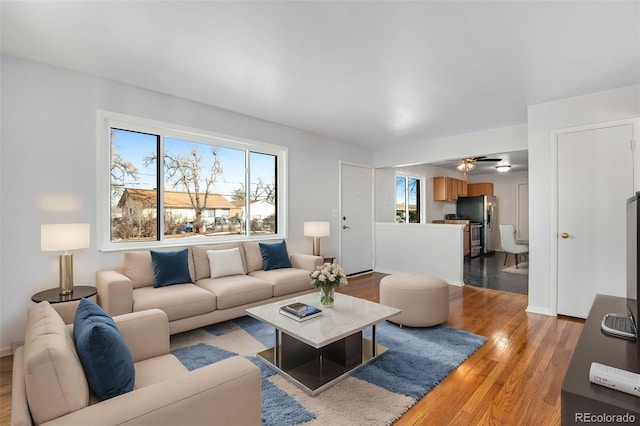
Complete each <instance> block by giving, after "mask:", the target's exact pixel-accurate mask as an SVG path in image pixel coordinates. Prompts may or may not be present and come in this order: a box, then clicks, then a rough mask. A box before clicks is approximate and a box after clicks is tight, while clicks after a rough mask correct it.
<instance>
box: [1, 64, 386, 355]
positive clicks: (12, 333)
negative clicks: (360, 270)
mask: <svg viewBox="0 0 640 426" xmlns="http://www.w3.org/2000/svg"><path fill="white" fill-rule="evenodd" d="M0 59H1V69H0V71H1V80H0V83H1V87H2V94H1V96H2V98H1V101H2V111H1V115H0V118H1V122H2V129H1V133H0V136H1V140H2V157H1V158H0V184H1V187H0V188H1V191H0V206H1V209H0V229H1V231H2V238H1V244H0V265H1V268H0V337H1V340H0V350H3V351H6V349H7V348H8V347H9V346H10V345H11V342H13V341H20V340H22V339H23V338H24V323H25V318H26V310H27V308H29V307H30V306H32V302H31V300H30V297H31V295H32V294H34V293H36V292H38V291H40V290H44V289H46V288H51V287H56V286H57V282H58V275H57V274H58V264H57V254H56V253H51V252H41V251H40V225H41V224H43V223H65V222H75V221H77V222H88V223H90V224H91V227H92V238H91V241H92V247H91V248H90V249H86V250H80V251H77V252H76V253H75V254H74V257H75V262H74V263H75V265H74V266H75V276H76V283H77V284H78V285H81V284H89V285H90V284H93V282H94V274H95V271H97V270H100V269H108V268H113V267H115V266H118V265H119V264H120V263H121V260H122V254H121V253H101V252H98V251H97V250H96V236H95V229H96V226H95V225H96V222H95V220H96V195H95V191H96V110H98V109H103V110H107V111H113V112H118V113H123V114H130V115H135V116H140V117H145V118H150V119H154V120H160V121H164V122H168V123H175V124H179V125H182V126H188V127H194V128H199V129H203V130H209V131H214V132H218V133H222V134H228V135H233V136H238V137H241V138H247V139H254V140H258V141H263V142H267V143H273V144H278V145H284V146H287V147H288V148H289V163H290V164H289V165H290V169H289V189H290V192H289V194H290V198H289V212H290V215H289V217H288V224H289V235H288V244H289V246H290V249H291V251H298V252H307V253H310V252H311V246H312V243H311V240H310V239H308V238H305V237H304V236H303V235H302V228H303V225H302V224H303V222H304V221H308V220H329V221H331V226H332V228H331V236H330V237H327V238H323V241H322V245H323V247H325V248H326V249H327V251H328V252H334V253H337V252H338V236H339V233H338V227H339V220H338V218H337V217H333V216H332V211H333V210H336V211H337V210H338V207H339V206H338V204H339V199H338V194H339V188H338V185H339V183H338V177H339V161H340V160H344V161H350V162H355V163H358V164H368V165H373V154H372V153H371V152H370V151H368V150H365V149H363V148H360V147H357V146H355V145H352V144H347V143H343V142H340V141H336V140H332V139H329V138H326V137H322V136H318V135H314V134H311V133H308V132H304V131H300V130H297V129H293V128H290V127H285V126H281V125H278V124H275V123H270V122H266V121H262V120H259V119H255V118H251V117H247V116H243V115H240V114H235V113H232V112H229V111H224V110H220V109H217V108H214V107H211V106H207V105H203V104H198V103H195V102H191V101H187V100H184V99H179V98H175V97H172V96H168V95H163V94H160V93H156V92H151V91H147V90H143V89H140V88H136V87H133V86H128V85H124V84H120V83H116V82H113V81H108V80H104V79H100V78H95V77H91V76H88V75H84V74H79V73H73V72H69V71H66V70H62V69H59V68H53V67H49V66H45V65H40V64H36V63H33V62H29V61H24V60H20V59H17V58H13V57H8V56H2V57H0ZM203 90H207V88H203ZM52 197H53V198H55V199H58V200H60V199H65V200H67V201H65V202H63V203H58V204H56V206H55V210H56V211H46V210H45V209H44V208H43V203H45V202H46V201H47V200H49V199H51V198H52ZM319 200H322V201H319Z"/></svg>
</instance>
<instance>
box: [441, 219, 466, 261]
mask: <svg viewBox="0 0 640 426" xmlns="http://www.w3.org/2000/svg"><path fill="white" fill-rule="evenodd" d="M431 223H445V224H454V225H455V224H463V225H465V227H464V230H463V242H464V243H463V246H462V251H463V253H462V255H463V256H469V255H470V254H471V235H470V234H469V221H468V220H462V219H457V220H433V221H431Z"/></svg>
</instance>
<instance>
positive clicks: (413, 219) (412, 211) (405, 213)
mask: <svg viewBox="0 0 640 426" xmlns="http://www.w3.org/2000/svg"><path fill="white" fill-rule="evenodd" d="M396 223H420V179H419V178H417V177H412V176H407V175H400V174H398V175H396Z"/></svg>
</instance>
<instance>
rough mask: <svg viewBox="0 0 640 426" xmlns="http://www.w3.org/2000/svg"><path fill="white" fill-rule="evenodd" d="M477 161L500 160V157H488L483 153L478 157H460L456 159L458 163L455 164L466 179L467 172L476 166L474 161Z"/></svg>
mask: <svg viewBox="0 0 640 426" xmlns="http://www.w3.org/2000/svg"><path fill="white" fill-rule="evenodd" d="M477 161H502V158H488V157H487V156H486V155H483V156H480V157H468V158H461V159H459V160H458V165H457V166H456V169H457V170H458V171H459V172H461V173H462V174H464V178H465V179H466V178H467V172H469V171H471V170H473V169H475V168H476V164H475V163H476V162H477Z"/></svg>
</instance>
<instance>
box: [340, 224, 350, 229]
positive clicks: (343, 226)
mask: <svg viewBox="0 0 640 426" xmlns="http://www.w3.org/2000/svg"><path fill="white" fill-rule="evenodd" d="M342 229H351V227H350V226H347V225H342Z"/></svg>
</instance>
